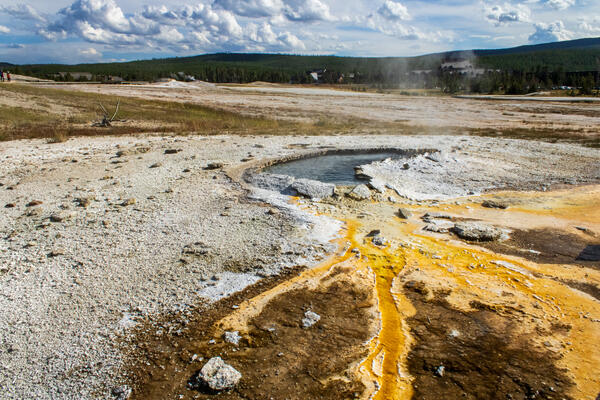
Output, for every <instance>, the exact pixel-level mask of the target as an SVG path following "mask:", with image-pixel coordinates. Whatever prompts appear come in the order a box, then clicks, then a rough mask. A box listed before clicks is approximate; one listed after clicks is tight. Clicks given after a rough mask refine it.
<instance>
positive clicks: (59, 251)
mask: <svg viewBox="0 0 600 400" xmlns="http://www.w3.org/2000/svg"><path fill="white" fill-rule="evenodd" d="M64 255H65V251H64V250H63V249H54V250H52V251H51V252H50V253H48V257H50V258H52V257H58V256H64Z"/></svg>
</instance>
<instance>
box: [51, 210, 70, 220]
mask: <svg viewBox="0 0 600 400" xmlns="http://www.w3.org/2000/svg"><path fill="white" fill-rule="evenodd" d="M75 215H76V213H75V212H73V211H59V212H57V213H54V214H52V215H51V216H50V221H52V222H65V221H68V220H70V219H73V217H75Z"/></svg>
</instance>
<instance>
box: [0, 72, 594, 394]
mask: <svg viewBox="0 0 600 400" xmlns="http://www.w3.org/2000/svg"><path fill="white" fill-rule="evenodd" d="M65 88H68V89H70V90H74V89H75V90H81V91H91V92H102V93H103V94H112V95H118V96H120V97H127V96H139V97H144V98H145V99H148V98H150V99H161V100H168V101H176V102H191V103H195V104H199V105H208V106H213V107H218V108H222V109H226V110H228V111H232V112H241V113H243V114H247V115H252V116H257V115H264V116H267V117H276V118H283V119H286V120H291V121H313V122H314V121H315V120H316V121H318V120H319V119H320V118H330V119H334V120H336V119H339V120H343V119H348V121H350V122H351V121H353V120H354V119H359V120H360V121H361V122H360V124H358V125H357V127H358V128H353V127H352V126H350V127H348V126H346V128H347V129H349V132H352V134H347V133H346V134H345V135H341V134H340V135H333V134H327V135H324V136H315V135H312V134H311V135H308V136H306V135H296V136H291V135H286V132H274V133H276V135H262V134H260V132H259V131H253V132H252V134H247V135H244V136H236V135H220V136H219V135H217V136H210V137H207V136H198V135H189V136H176V134H178V133H179V132H174V134H175V135H170V134H165V133H162V134H160V135H159V134H152V133H144V134H137V135H131V136H112V137H105V136H98V137H79V138H70V139H68V140H66V141H64V142H60V143H48V142H47V141H46V140H41V139H36V140H20V141H9V142H3V143H1V144H0V206H1V207H2V212H1V213H0V309H2V313H0V326H2V327H3V328H2V329H1V330H0V369H1V371H0V387H1V388H2V396H1V397H3V398H7V399H22V398H36V399H94V398H102V399H105V398H109V399H110V398H119V394H118V392H119V391H118V390H115V389H116V388H123V387H125V386H124V385H126V386H127V387H129V388H132V389H133V390H132V394H131V398H135V399H176V398H177V399H192V398H201V399H212V398H215V399H264V398H273V399H370V398H373V399H379V400H381V399H410V398H415V399H422V398H423V399H427V398H431V399H439V398H447V399H455V398H456V399H461V398H468V399H507V398H512V399H534V398H535V399H540V398H542V399H576V400H579V399H591V400H594V399H596V397H597V396H598V395H599V394H600V378H599V377H598V374H597V371H598V368H599V367H600V348H598V346H596V345H595V343H596V342H597V341H598V340H597V338H598V337H600V300H599V293H600V186H599V184H600V154H599V152H598V150H597V149H594V148H591V147H587V146H582V145H581V144H580V143H585V144H590V143H593V141H594V140H597V139H598V137H599V136H600V132H599V131H598V128H597V127H598V126H600V124H599V122H600V113H599V110H600V104H599V103H558V102H551V101H548V102H532V101H520V100H519V99H507V100H494V101H487V100H475V99H455V98H446V97H431V98H424V97H402V96H396V95H386V94H370V93H368V94H363V93H352V92H343V91H337V90H333V89H326V90H322V91H321V90H319V89H312V88H293V89H290V88H287V87H279V86H269V87H260V86H259V87H256V86H247V87H235V86H233V87H227V88H222V87H213V86H210V85H200V84H195V85H187V84H177V85H174V84H170V85H162V87H161V86H160V85H154V86H95V85H79V86H77V85H69V86H68V87H67V86H65ZM11 93H12V94H10V95H7V96H5V97H4V98H3V99H2V100H0V101H1V103H0V104H2V105H10V106H11V107H12V106H15V104H17V103H18V105H19V106H20V107H24V108H27V107H28V104H31V103H32V102H33V103H36V101H37V100H35V99H34V100H32V99H31V98H30V97H28V96H31V95H28V94H27V93H21V94H19V93H16V94H15V93H13V92H11ZM38 100H39V99H38ZM39 101H40V102H41V101H42V100H39ZM44 101H46V102H47V101H48V100H47V99H46V100H44ZM36 104H37V103H36ZM35 107H38V109H36V110H39V107H41V106H40V105H39V104H38V105H34V106H31V108H32V109H35ZM43 108H45V109H47V110H50V111H49V112H51V113H57V114H62V113H67V114H68V113H69V109H68V108H65V106H64V104H47V105H45V106H44V107H43ZM365 121H366V123H365ZM390 123H392V124H391V125H390ZM394 124H397V125H394ZM349 125H352V124H351V123H349ZM370 126H372V127H370ZM134 128H135V127H134ZM413 128H414V129H416V130H413ZM257 129H259V127H258V128H257ZM268 129H269V133H273V132H271V129H273V126H271V125H269V128H268ZM328 129H331V126H328ZM494 132H497V133H498V134H499V136H502V134H507V135H508V133H509V132H512V133H511V134H510V135H509V136H524V137H525V136H527V139H528V140H515V139H506V138H502V137H480V136H473V133H486V134H492V133H494ZM515 132H518V134H517V133H515ZM328 133H331V132H330V131H329V130H328ZM338 133H342V132H338ZM370 133H378V135H376V136H374V135H370ZM407 133H410V134H411V135H406V134H407ZM419 133H422V134H419ZM425 133H426V134H425ZM449 134H451V135H449ZM538 136H539V138H544V139H548V138H554V139H568V141H569V142H570V143H548V142H547V140H546V141H544V142H542V141H536V140H535V138H537V137H538ZM590 138H591V140H592V142H590V141H589V139H590ZM531 139H534V140H531ZM373 148H393V149H400V150H411V151H413V150H420V151H424V150H425V149H430V150H436V151H435V152H434V155H433V156H431V155H430V156H429V158H427V157H428V156H425V155H422V154H420V155H418V154H417V153H415V154H413V155H412V156H410V157H408V158H407V159H406V160H405V161H406V163H407V164H410V166H409V169H408V170H405V169H404V167H402V163H400V164H398V165H399V166H400V167H398V165H396V164H394V163H393V162H384V163H379V164H378V163H374V164H372V165H370V166H369V167H365V168H364V171H365V173H368V174H370V176H372V177H374V178H373V180H372V184H373V188H372V189H371V190H370V195H371V199H370V200H364V201H357V200H352V199H350V198H348V197H347V193H348V192H349V191H350V190H351V189H352V187H338V188H337V189H336V195H335V196H334V197H333V198H329V199H323V200H309V199H301V198H295V197H294V198H292V197H289V196H287V195H285V194H281V193H279V192H278V191H273V190H265V188H264V187H263V188H258V187H256V186H255V185H256V182H258V181H253V180H251V179H248V176H247V174H245V171H248V170H251V171H255V168H257V167H260V166H262V165H265V164H267V163H270V162H273V160H277V159H282V158H286V157H292V158H293V157H297V156H299V155H303V156H308V155H314V154H317V153H322V152H324V151H330V150H334V149H346V150H360V149H373ZM436 154H437V155H436ZM213 163H221V164H223V165H222V166H221V165H212V164H213ZM402 171H404V172H402ZM406 171H408V172H406ZM250 181H251V182H253V183H249V182H250ZM376 182H383V186H381V185H379V184H376ZM271 189H272V188H271ZM469 193H470V194H469ZM485 200H494V201H496V202H497V203H502V204H503V205H505V206H506V207H507V208H486V207H483V206H482V203H483V202H484V201H485ZM399 207H402V208H404V209H406V210H409V211H410V212H411V215H410V216H409V217H408V218H407V219H402V218H400V217H399V215H398V208H399ZM426 213H442V214H443V215H442V216H438V217H436V218H437V219H436V218H434V219H436V220H437V221H438V223H441V224H443V223H449V222H448V221H450V222H452V223H457V222H461V221H462V222H464V221H466V222H469V221H477V222H483V223H487V224H490V225H493V226H496V227H498V228H501V229H503V230H504V232H505V233H506V236H507V237H505V238H504V239H503V240H498V241H493V242H488V243H483V242H472V241H467V240H462V239H460V238H459V237H458V236H456V235H455V234H454V233H452V232H443V231H441V232H431V231H428V230H424V228H425V227H426V225H428V224H429V222H427V221H424V220H423V218H422V217H423V215H424V214H426ZM440 221H441V222H440ZM374 230H379V231H380V237H381V238H382V241H381V242H374V241H373V235H372V234H370V233H371V232H373V231H374ZM308 310H310V311H313V312H316V313H317V314H319V315H320V316H321V319H320V320H319V322H318V323H316V324H315V325H314V326H312V327H310V328H304V327H302V322H301V320H302V318H303V316H304V313H305V312H306V311H308ZM231 331H237V332H239V334H240V335H241V337H242V339H241V341H240V343H239V344H238V345H233V344H231V343H227V342H226V341H225V340H224V339H223V334H224V333H225V332H231ZM214 356H221V357H222V358H223V359H224V360H225V361H226V362H227V363H229V364H231V365H232V366H234V367H235V368H236V369H238V370H239V371H240V372H241V373H242V375H243V377H242V380H241V381H240V383H239V385H238V386H237V387H236V388H235V389H233V390H231V391H227V392H223V393H214V392H207V391H206V390H205V389H204V388H202V387H197V386H195V385H190V382H191V380H192V378H193V377H194V376H195V375H196V373H197V372H198V370H199V369H200V368H201V367H202V365H204V362H206V361H207V360H208V359H209V358H211V357H214Z"/></svg>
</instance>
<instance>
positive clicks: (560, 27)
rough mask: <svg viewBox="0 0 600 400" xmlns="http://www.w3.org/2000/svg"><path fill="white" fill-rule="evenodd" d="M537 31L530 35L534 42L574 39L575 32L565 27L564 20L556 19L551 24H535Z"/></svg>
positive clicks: (531, 40)
mask: <svg viewBox="0 0 600 400" xmlns="http://www.w3.org/2000/svg"><path fill="white" fill-rule="evenodd" d="M534 28H535V32H534V33H533V34H531V36H529V41H530V42H532V43H546V42H557V41H562V40H569V39H572V37H573V33H572V32H570V31H568V30H567V29H566V28H565V24H564V23H563V22H562V21H555V22H552V23H550V24H545V23H543V22H540V23H537V24H534Z"/></svg>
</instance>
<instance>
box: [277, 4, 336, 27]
mask: <svg viewBox="0 0 600 400" xmlns="http://www.w3.org/2000/svg"><path fill="white" fill-rule="evenodd" d="M283 14H284V15H285V16H286V17H287V19H289V20H290V21H298V22H314V21H332V20H334V18H333V16H332V15H331V10H330V9H329V6H328V5H327V4H325V3H323V2H322V1H320V0H286V1H285V4H284V7H283Z"/></svg>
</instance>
